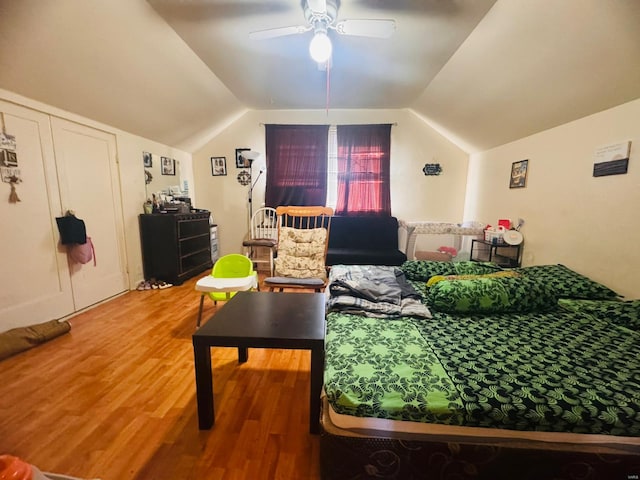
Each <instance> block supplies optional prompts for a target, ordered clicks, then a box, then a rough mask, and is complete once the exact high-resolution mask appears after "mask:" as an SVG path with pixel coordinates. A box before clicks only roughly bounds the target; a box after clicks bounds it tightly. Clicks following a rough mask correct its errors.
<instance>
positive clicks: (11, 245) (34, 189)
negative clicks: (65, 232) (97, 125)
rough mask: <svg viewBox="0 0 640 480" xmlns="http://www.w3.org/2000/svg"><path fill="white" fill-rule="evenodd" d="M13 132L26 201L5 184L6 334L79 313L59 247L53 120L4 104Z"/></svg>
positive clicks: (0, 324) (0, 303)
mask: <svg viewBox="0 0 640 480" xmlns="http://www.w3.org/2000/svg"><path fill="white" fill-rule="evenodd" d="M0 112H2V117H3V120H4V125H5V130H6V133H7V134H10V135H14V136H15V137H16V154H17V159H18V168H19V169H20V173H21V179H22V182H21V183H18V185H17V186H16V190H17V193H18V196H19V198H20V202H17V203H9V201H8V198H9V192H10V187H9V184H7V183H0V221H1V223H2V226H1V228H0V248H1V249H2V253H1V255H0V274H1V275H2V277H3V280H2V288H1V289H0V332H1V331H5V330H9V329H11V328H16V327H21V326H26V325H33V324H36V323H42V322H45V321H48V320H51V319H55V318H61V317H63V316H65V315H68V314H70V313H72V312H73V299H72V292H71V282H70V277H69V270H68V266H67V256H66V253H65V250H64V249H61V248H59V246H58V238H59V235H58V230H57V226H56V223H55V217H56V216H57V215H58V214H59V211H60V210H61V208H60V195H59V191H58V179H57V174H56V170H55V161H54V153H53V144H52V138H51V130H50V125H49V117H48V116H47V115H45V114H43V113H40V112H37V111H34V110H30V109H28V108H24V107H21V106H18V105H15V104H12V103H9V102H4V101H0Z"/></svg>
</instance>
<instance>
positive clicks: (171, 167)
mask: <svg viewBox="0 0 640 480" xmlns="http://www.w3.org/2000/svg"><path fill="white" fill-rule="evenodd" d="M160 162H161V169H160V173H162V175H175V174H176V161H175V159H173V158H169V157H160Z"/></svg>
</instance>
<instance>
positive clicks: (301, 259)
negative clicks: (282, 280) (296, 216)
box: [275, 227, 327, 278]
mask: <svg viewBox="0 0 640 480" xmlns="http://www.w3.org/2000/svg"><path fill="white" fill-rule="evenodd" d="M326 240H327V230H326V229H324V228H313V229H299V228H291V227H282V228H281V229H280V237H279V240H278V256H277V258H276V259H275V270H276V275H277V276H280V277H292V278H324V277H325V276H326V271H325V265H324V262H325V245H326Z"/></svg>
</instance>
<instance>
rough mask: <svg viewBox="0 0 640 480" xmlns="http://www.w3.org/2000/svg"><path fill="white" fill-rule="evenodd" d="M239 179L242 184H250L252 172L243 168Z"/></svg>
mask: <svg viewBox="0 0 640 480" xmlns="http://www.w3.org/2000/svg"><path fill="white" fill-rule="evenodd" d="M237 180H238V183H239V184H240V185H249V184H250V183H251V173H250V172H249V171H248V170H241V171H240V173H239V174H238V177H237Z"/></svg>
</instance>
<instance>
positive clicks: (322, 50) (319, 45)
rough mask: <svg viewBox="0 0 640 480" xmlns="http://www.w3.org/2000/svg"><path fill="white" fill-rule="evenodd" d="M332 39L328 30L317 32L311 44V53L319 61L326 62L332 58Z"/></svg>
mask: <svg viewBox="0 0 640 480" xmlns="http://www.w3.org/2000/svg"><path fill="white" fill-rule="evenodd" d="M332 49H333V47H332V45H331V39H330V38H329V36H328V35H327V33H326V32H323V31H319V32H316V33H315V35H314V36H313V38H312V39H311V43H310V44H309V54H310V55H311V58H313V60H315V61H316V62H317V63H325V62H327V61H328V60H329V59H330V58H331V51H332Z"/></svg>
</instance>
